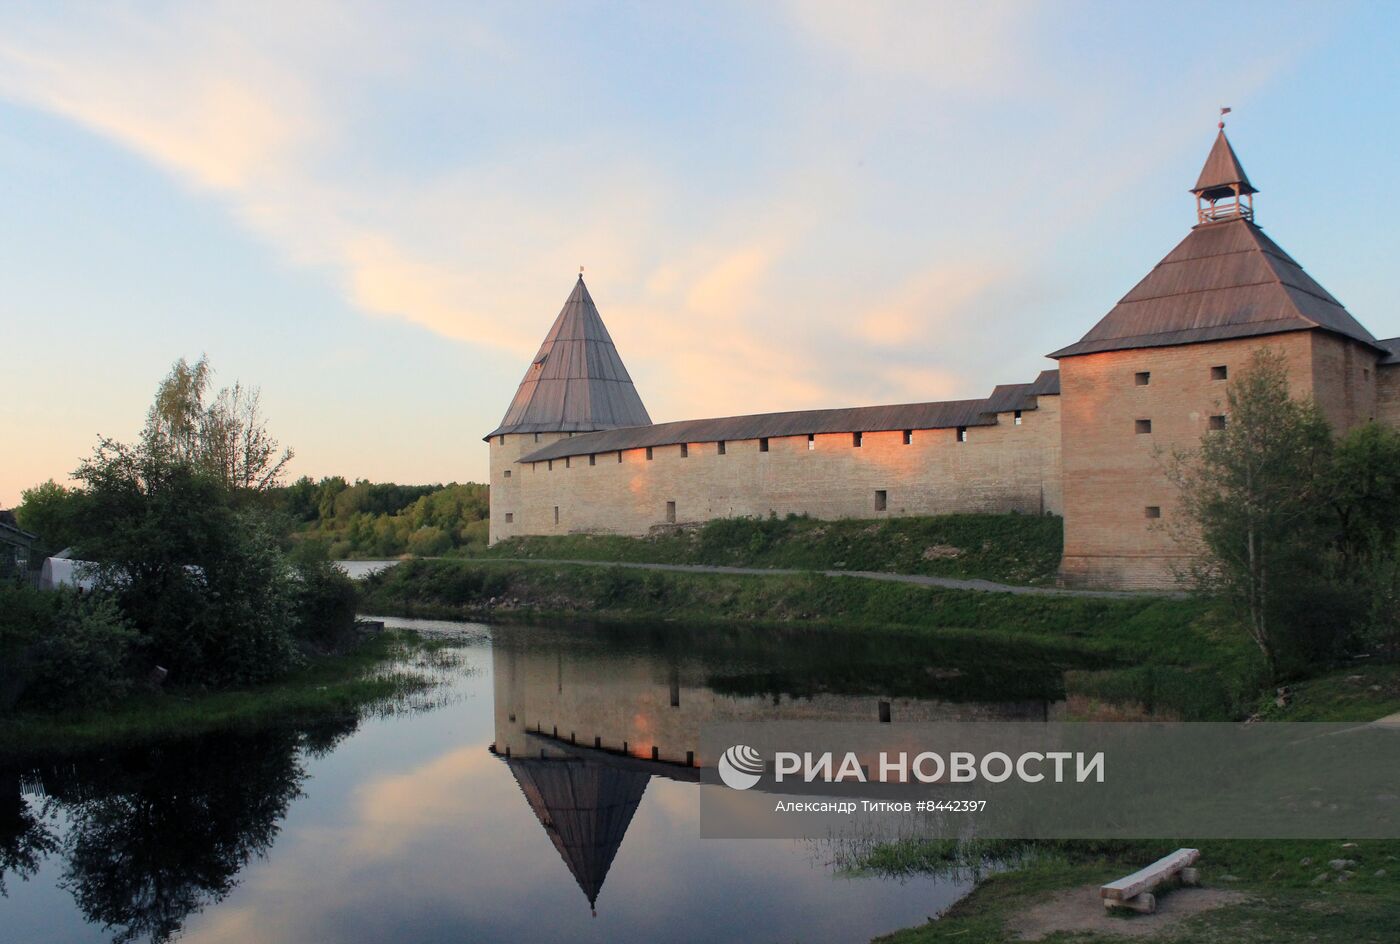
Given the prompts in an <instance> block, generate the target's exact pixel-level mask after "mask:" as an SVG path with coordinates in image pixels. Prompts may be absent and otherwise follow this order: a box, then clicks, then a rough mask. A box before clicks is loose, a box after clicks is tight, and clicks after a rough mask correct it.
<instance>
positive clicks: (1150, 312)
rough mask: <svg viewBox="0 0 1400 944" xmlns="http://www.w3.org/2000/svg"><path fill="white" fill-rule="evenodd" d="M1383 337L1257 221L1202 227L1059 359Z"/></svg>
mask: <svg viewBox="0 0 1400 944" xmlns="http://www.w3.org/2000/svg"><path fill="white" fill-rule="evenodd" d="M1315 329H1323V330H1326V331H1332V332H1335V333H1337V334H1340V335H1343V336H1345V337H1348V338H1353V339H1355V340H1357V341H1360V342H1362V343H1364V344H1368V345H1371V346H1373V347H1374V346H1376V339H1375V338H1374V337H1372V336H1371V332H1369V331H1367V330H1366V329H1365V328H1364V327H1362V326H1361V324H1360V323H1359V322H1358V321H1357V320H1356V319H1355V318H1353V317H1352V316H1351V315H1350V314H1349V313H1348V312H1347V310H1346V309H1345V308H1343V307H1342V304H1341V302H1339V301H1337V300H1336V299H1335V298H1333V297H1332V296H1331V295H1330V294H1328V292H1327V290H1326V289H1324V288H1323V287H1322V286H1321V285H1319V284H1318V283H1317V282H1316V281H1314V280H1313V278H1312V276H1310V275H1308V274H1307V273H1306V272H1304V271H1303V268H1302V266H1300V265H1298V263H1297V262H1294V261H1293V259H1292V258H1291V257H1290V256H1289V255H1288V253H1286V252H1284V251H1283V250H1282V249H1280V248H1279V246H1278V244H1277V243H1275V242H1274V241H1273V240H1272V239H1270V238H1269V237H1268V236H1266V235H1265V234H1264V231H1263V230H1261V229H1260V228H1259V227H1258V226H1256V225H1255V224H1254V222H1253V221H1252V220H1247V219H1233V220H1229V221H1226V222H1221V223H1205V224H1202V225H1199V226H1196V227H1195V228H1193V229H1192V230H1191V232H1190V233H1189V234H1188V235H1187V236H1186V238H1185V239H1183V240H1182V241H1181V242H1180V243H1179V244H1178V245H1177V247H1176V248H1175V249H1173V250H1172V251H1171V252H1170V253H1168V254H1167V257H1166V258H1165V259H1163V260H1162V261H1161V262H1159V263H1157V266H1156V268H1154V269H1153V270H1152V271H1151V272H1149V273H1148V274H1147V277H1146V278H1144V279H1143V280H1142V281H1141V282H1139V283H1138V284H1137V285H1136V286H1135V287H1134V288H1133V290H1132V291H1131V292H1129V293H1128V294H1127V295H1124V296H1123V299H1122V301H1120V302H1119V303H1118V304H1117V305H1116V306H1114V308H1113V310H1112V311H1110V312H1109V313H1108V314H1107V315H1105V316H1104V317H1103V319H1102V320H1101V321H1099V323H1098V324H1096V325H1094V327H1093V328H1092V329H1090V331H1089V333H1088V334H1086V335H1084V337H1083V338H1081V339H1080V340H1079V341H1078V342H1076V343H1074V344H1071V345H1070V346H1069V347H1066V348H1061V349H1060V350H1058V351H1056V352H1055V353H1053V354H1051V355H1050V356H1051V357H1070V356H1073V355H1076V354H1093V353H1098V352H1100V351H1120V350H1127V349H1129V348H1139V347H1164V346H1168V345H1173V344H1195V343H1198V342H1201V341H1220V340H1225V339H1228V338H1243V337H1253V336H1256V335H1262V334H1277V333H1280V332H1284V331H1308V330H1315Z"/></svg>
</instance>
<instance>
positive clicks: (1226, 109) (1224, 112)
mask: <svg viewBox="0 0 1400 944" xmlns="http://www.w3.org/2000/svg"><path fill="white" fill-rule="evenodd" d="M1220 114H1221V115H1222V116H1224V115H1228V114H1230V109H1229V108H1222V109H1220Z"/></svg>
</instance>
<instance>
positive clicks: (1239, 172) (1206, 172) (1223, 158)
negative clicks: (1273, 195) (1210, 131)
mask: <svg viewBox="0 0 1400 944" xmlns="http://www.w3.org/2000/svg"><path fill="white" fill-rule="evenodd" d="M1236 185H1238V186H1239V188H1240V193H1258V192H1259V191H1257V190H1255V189H1254V185H1253V184H1251V183H1250V182H1249V178H1248V177H1246V176H1245V173H1244V167H1243V166H1242V165H1241V164H1240V159H1239V158H1238V157H1236V156H1235V149H1234V148H1232V147H1231V146H1230V139H1229V138H1227V137H1225V129H1224V128H1221V129H1220V133H1219V134H1217V135H1216V136H1215V144H1213V145H1211V149H1210V154H1208V155H1207V156H1206V163H1205V166H1204V167H1202V168H1201V175H1200V176H1199V177H1197V178H1196V186H1194V187H1192V188H1191V192H1192V193H1195V194H1199V195H1200V196H1202V197H1205V198H1206V199H1208V200H1212V199H1214V200H1218V199H1220V198H1221V197H1226V196H1233V195H1234V192H1235V190H1234V188H1235V186H1236Z"/></svg>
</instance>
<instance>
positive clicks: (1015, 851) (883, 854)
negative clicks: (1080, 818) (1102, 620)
mask: <svg viewBox="0 0 1400 944" xmlns="http://www.w3.org/2000/svg"><path fill="white" fill-rule="evenodd" d="M900 846H903V848H899V847H881V848H879V849H877V850H875V851H873V852H872V853H870V854H869V855H867V856H866V857H865V858H864V861H863V862H862V864H861V868H862V869H863V870H864V871H867V872H877V873H882V874H894V875H907V874H911V873H912V872H935V873H938V872H940V871H948V870H950V869H951V868H954V867H961V868H966V867H968V866H969V864H970V863H969V861H968V859H967V857H966V856H962V855H960V854H959V853H958V852H957V851H956V849H955V848H954V847H952V846H951V844H949V843H946V842H941V843H922V844H921V843H912V842H910V843H903V844H900ZM1182 846H1190V847H1194V848H1198V849H1200V850H1201V862H1200V868H1201V874H1202V883H1203V884H1204V885H1205V886H1206V887H1214V888H1223V889H1230V890H1233V891H1239V892H1242V893H1244V894H1245V895H1246V896H1247V900H1245V901H1243V902H1240V903H1236V904H1229V905H1225V906H1224V907H1222V908H1219V909H1217V910H1214V911H1208V912H1204V913H1202V914H1200V915H1197V916H1195V917H1192V918H1190V919H1187V920H1186V921H1183V922H1181V923H1179V924H1176V925H1173V926H1171V927H1169V928H1167V929H1165V930H1163V931H1162V932H1161V934H1160V935H1158V936H1155V937H1153V938H1152V940H1153V941H1167V942H1187V941H1191V942H1207V941H1230V942H1231V944H1289V942H1299V944H1301V942H1310V944H1314V942H1315V944H1370V942H1375V944H1381V942H1391V941H1394V940H1395V933H1396V928H1397V927H1400V842H1397V841H1394V840H1361V841H1358V842H1357V844H1356V847H1355V848H1352V849H1343V848H1342V846H1341V840H1191V839H1173V840H1161V841H1145V840H1141V841H1122V842H1045V843H1022V844H1015V843H1001V844H991V845H990V847H983V848H974V849H973V850H972V854H973V856H974V857H979V858H980V856H981V855H982V854H985V853H991V854H992V855H994V856H997V855H1000V856H1002V857H1007V856H1010V855H1014V856H1016V857H1018V858H1019V859H1020V864H1019V865H1018V867H1016V868H1014V869H1012V870H1008V871H1002V872H999V873H997V874H993V875H991V876H989V877H988V878H986V879H984V880H983V881H982V882H981V883H980V884H979V885H978V887H977V890H976V891H975V892H974V893H973V894H972V895H970V896H968V897H967V898H964V899H962V900H961V901H960V902H958V903H957V904H955V905H953V907H952V908H950V909H949V910H948V912H947V913H946V914H945V915H944V916H943V917H942V918H940V919H939V920H938V921H935V922H932V923H930V924H927V925H924V926H921V927H916V928H909V929H906V930H904V931H899V932H897V933H895V934H892V935H889V936H888V937H884V938H880V939H879V940H880V941H883V942H888V944H935V942H944V941H946V942H957V944H1002V942H1005V941H1006V940H1008V939H1009V936H1008V931H1007V924H1008V921H1009V920H1010V919H1012V918H1013V917H1014V916H1015V915H1016V914H1017V913H1018V912H1020V911H1022V910H1023V909H1025V908H1027V907H1029V906H1031V905H1033V904H1034V903H1036V902H1038V901H1042V900H1044V899H1045V898H1046V897H1047V896H1048V895H1049V894H1050V893H1052V892H1056V891H1059V890H1061V889H1068V888H1074V887H1077V886H1080V885H1090V884H1092V885H1098V884H1102V883H1103V882H1107V881H1111V880H1113V879H1116V878H1120V877H1122V876H1123V875H1125V874H1127V873H1128V872H1131V871H1135V870H1136V869H1138V868H1141V867H1142V866H1143V865H1146V864H1147V863H1149V862H1152V861H1154V860H1155V859H1157V858H1158V857H1160V856H1162V855H1164V854H1166V853H1168V852H1170V851H1171V850H1173V849H1177V848H1181V847H1182ZM1337 858H1346V859H1352V860H1354V861H1355V862H1356V863H1357V867H1356V868H1355V869H1354V870H1352V871H1353V872H1354V874H1353V876H1352V877H1351V879H1350V880H1349V881H1346V882H1338V881H1336V876H1337V875H1338V874H1339V873H1337V872H1335V871H1334V870H1332V869H1331V868H1330V867H1329V866H1328V865H1327V862H1328V861H1329V860H1331V859H1337ZM1305 862H1307V863H1308V864H1304V863H1305ZM910 863H914V864H915V866H916V867H914V868H908V866H909V865H910ZM1378 870H1379V871H1384V872H1385V874H1384V875H1383V876H1377V875H1376V874H1375V873H1376V872H1377V871H1378ZM1323 874H1325V875H1327V880H1326V881H1325V882H1323V883H1321V884H1319V883H1317V882H1316V880H1317V877H1318V876H1319V875H1323ZM1227 877H1228V878H1227ZM1087 904H1089V905H1090V906H1091V907H1098V903H1097V902H1095V901H1092V900H1090V901H1089V902H1087ZM1123 920H1124V922H1125V927H1126V926H1127V924H1128V923H1130V922H1132V921H1134V920H1137V919H1136V918H1134V917H1125V918H1124V919H1123ZM1043 940H1045V941H1047V942H1051V944H1055V942H1067V941H1077V942H1078V941H1103V942H1110V941H1128V940H1132V938H1129V937H1128V936H1126V935H1119V934H1112V935H1103V934H1087V933H1076V934H1066V933H1057V934H1053V935H1051V936H1049V937H1046V938H1044V939H1043Z"/></svg>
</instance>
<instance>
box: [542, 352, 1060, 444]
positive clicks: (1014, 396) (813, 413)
mask: <svg viewBox="0 0 1400 944" xmlns="http://www.w3.org/2000/svg"><path fill="white" fill-rule="evenodd" d="M1059 392H1060V372H1059V371H1057V370H1046V371H1041V373H1040V375H1039V376H1038V377H1036V379H1035V380H1034V381H1032V382H1031V383H1021V384H1002V385H1001V386H998V387H996V388H995V389H994V390H993V391H992V393H991V396H988V397H984V398H982V399H979V400H938V401H930V402H927V403H901V404H892V405H888V406H858V407H846V408H841V409H832V410H792V411H787V412H782V413H754V414H750V415H747V416H720V417H711V418H707V419H698V420H680V421H678V422H674V423H654V424H650V425H647V426H634V427H629V428H624V429H610V430H602V431H599V432H591V433H579V434H576V435H574V436H570V437H568V438H566V439H560V440H558V441H556V442H553V443H550V444H549V445H547V446H543V447H541V448H540V449H537V450H535V451H534V452H531V453H528V454H527V455H524V456H522V457H521V458H520V460H519V461H521V462H544V461H546V460H549V459H562V458H564V457H566V456H580V455H590V454H596V453H601V452H618V451H620V450H626V449H643V448H646V447H648V446H671V445H677V444H679V443H700V442H736V441H739V440H744V439H777V438H779V437H782V436H807V435H815V434H818V433H873V432H885V431H891V430H905V429H910V430H913V429H953V428H956V427H960V426H995V425H996V423H997V414H998V413H1011V412H1014V411H1016V410H1034V409H1036V398H1037V397H1041V396H1057V395H1058V394H1059Z"/></svg>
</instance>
